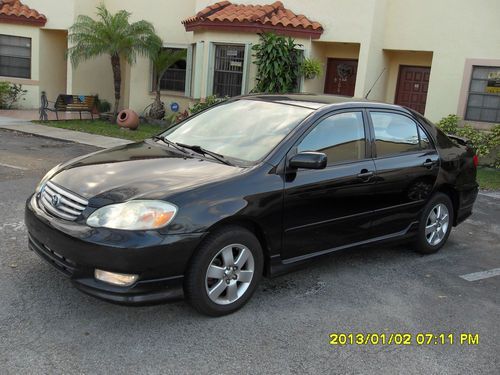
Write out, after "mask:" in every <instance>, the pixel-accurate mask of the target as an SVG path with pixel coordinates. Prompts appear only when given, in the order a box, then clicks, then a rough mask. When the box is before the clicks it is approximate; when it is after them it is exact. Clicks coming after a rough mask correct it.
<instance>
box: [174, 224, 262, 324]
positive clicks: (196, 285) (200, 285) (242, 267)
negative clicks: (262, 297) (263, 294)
mask: <svg viewBox="0 0 500 375" xmlns="http://www.w3.org/2000/svg"><path fill="white" fill-rule="evenodd" d="M262 271H263V255H262V248H261V246H260V243H259V241H258V240H257V238H256V237H255V236H254V235H253V234H252V233H251V232H250V231H248V230H246V229H244V228H240V227H236V226H231V227H226V228H223V229H222V230H219V231H217V232H215V233H213V234H212V235H210V237H208V238H207V239H206V240H205V241H204V242H203V243H202V244H201V246H200V248H199V249H198V251H197V253H196V254H195V255H194V257H193V260H192V263H191V265H190V267H189V270H188V272H187V274H186V279H185V284H184V291H185V293H186V298H187V300H188V301H189V303H190V304H191V305H192V306H193V307H194V308H195V309H196V310H198V311H199V312H201V313H203V314H206V315H210V316H221V315H226V314H230V313H232V312H234V311H236V310H238V309H239V308H241V307H242V306H243V305H244V304H245V303H246V302H247V301H248V300H249V299H250V297H251V296H252V294H253V292H254V291H255V288H256V287H257V284H258V283H259V281H260V279H261V276H262Z"/></svg>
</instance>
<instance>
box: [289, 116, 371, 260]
mask: <svg viewBox="0 0 500 375" xmlns="http://www.w3.org/2000/svg"><path fill="white" fill-rule="evenodd" d="M366 134H368V132H366ZM302 151H317V152H323V153H325V154H326V155H327V158H328V165H327V167H326V168H325V169H321V170H307V169H298V170H287V173H286V178H285V196H284V222H283V223H284V238H283V239H284V243H283V253H282V258H283V259H284V260H285V261H286V260H289V259H293V260H299V259H303V258H307V257H310V256H314V255H319V254H321V253H322V252H329V251H332V250H335V249H338V248H342V247H345V246H349V245H350V244H353V243H356V242H360V241H363V240H366V239H368V237H369V235H370V231H369V229H370V220H371V218H370V213H371V212H372V205H373V198H372V196H371V194H372V193H373V190H372V189H373V188H374V185H375V180H376V179H375V175H374V171H375V165H374V162H373V160H372V159H371V158H370V157H369V155H368V154H367V151H368V149H367V142H366V139H365V126H364V121H363V112H362V111H361V110H360V111H350V112H342V113H337V114H333V115H330V116H327V117H326V118H324V119H323V120H321V121H320V122H319V123H318V124H317V125H315V126H314V127H313V129H312V130H311V131H310V132H309V133H307V134H306V135H305V137H304V138H303V139H302V140H301V141H300V142H299V143H298V145H297V152H302Z"/></svg>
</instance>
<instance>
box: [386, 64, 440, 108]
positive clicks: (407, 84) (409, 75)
mask: <svg viewBox="0 0 500 375" xmlns="http://www.w3.org/2000/svg"><path fill="white" fill-rule="evenodd" d="M430 75H431V68H430V67H422V66H407V65H401V66H400V67H399V75H398V84H397V86H396V99H395V100H394V103H395V104H399V105H402V106H405V107H408V108H411V109H413V110H415V111H417V112H419V113H421V114H422V115H423V114H424V113H425V105H426V102H427V92H428V90H429V78H430Z"/></svg>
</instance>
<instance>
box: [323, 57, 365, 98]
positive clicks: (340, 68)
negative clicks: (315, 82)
mask: <svg viewBox="0 0 500 375" xmlns="http://www.w3.org/2000/svg"><path fill="white" fill-rule="evenodd" d="M357 73H358V60H354V59H333V58H329V59H328V62H327V66H326V78H325V90H324V92H325V94H333V95H342V96H354V89H355V87H356V75H357Z"/></svg>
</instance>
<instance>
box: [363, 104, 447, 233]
mask: <svg viewBox="0 0 500 375" xmlns="http://www.w3.org/2000/svg"><path fill="white" fill-rule="evenodd" d="M368 113H369V116H368V117H369V120H370V124H371V130H372V134H373V140H374V142H373V146H374V149H373V153H374V155H375V159H374V161H375V168H376V171H377V185H376V186H375V195H374V197H373V199H374V208H375V212H374V218H373V221H372V228H371V229H372V232H373V237H380V236H384V235H391V234H402V233H404V232H405V231H407V230H408V229H409V226H410V225H411V224H412V223H414V222H415V221H416V220H417V219H418V215H419V212H420V210H422V208H423V207H424V205H425V204H426V202H427V200H428V198H429V196H430V194H431V193H432V191H433V188H434V185H435V182H436V178H437V174H438V171H439V154H438V153H437V151H436V149H435V147H434V145H433V143H432V141H431V138H430V137H429V136H428V134H427V133H426V132H425V131H424V129H423V128H422V126H421V125H419V124H418V123H417V121H416V120H415V119H414V118H413V117H412V116H410V115H407V114H406V113H402V112H396V111H381V110H370V111H369V112H368Z"/></svg>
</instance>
